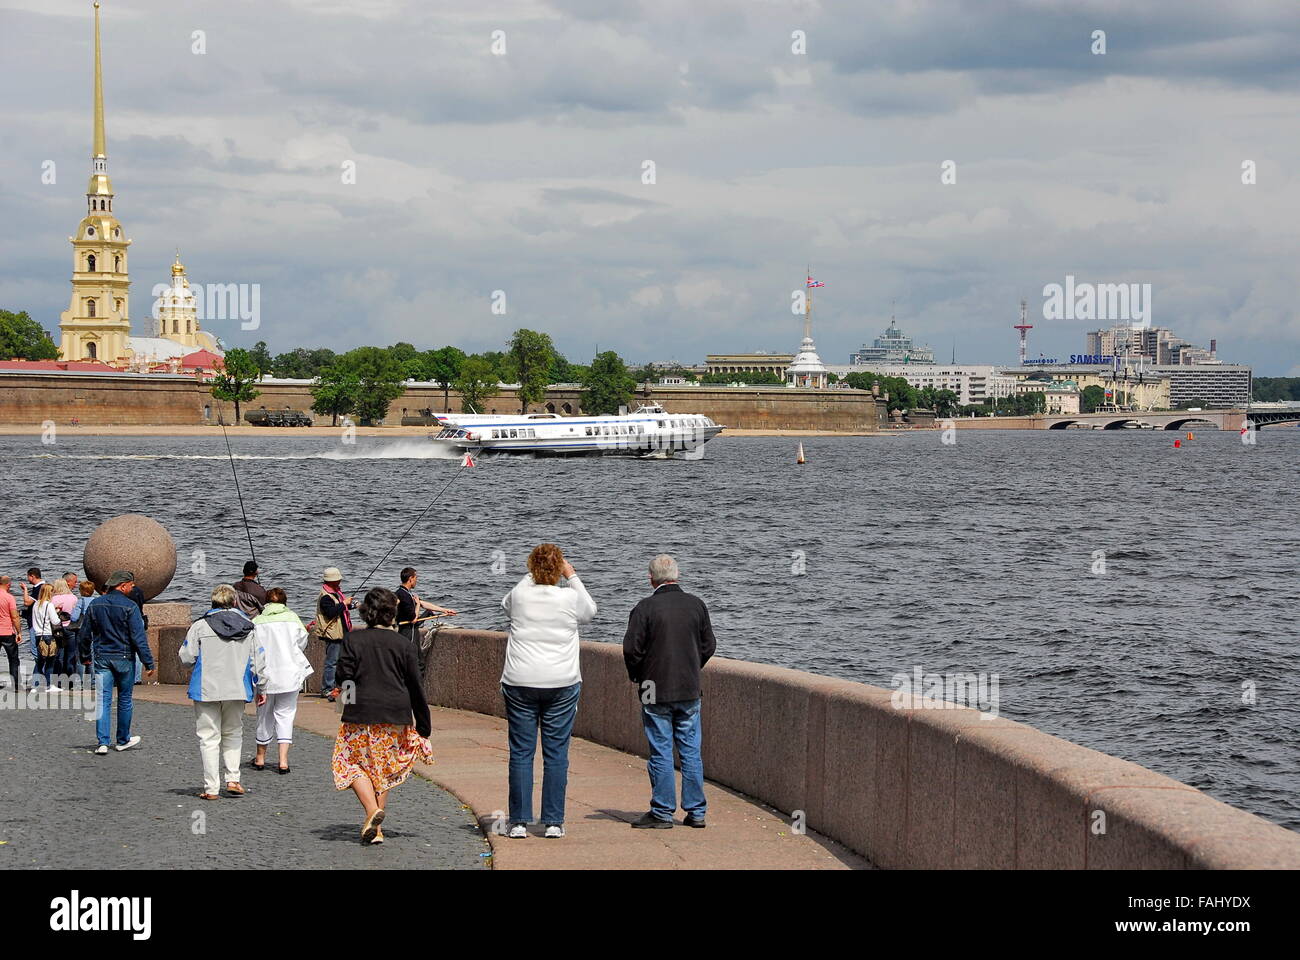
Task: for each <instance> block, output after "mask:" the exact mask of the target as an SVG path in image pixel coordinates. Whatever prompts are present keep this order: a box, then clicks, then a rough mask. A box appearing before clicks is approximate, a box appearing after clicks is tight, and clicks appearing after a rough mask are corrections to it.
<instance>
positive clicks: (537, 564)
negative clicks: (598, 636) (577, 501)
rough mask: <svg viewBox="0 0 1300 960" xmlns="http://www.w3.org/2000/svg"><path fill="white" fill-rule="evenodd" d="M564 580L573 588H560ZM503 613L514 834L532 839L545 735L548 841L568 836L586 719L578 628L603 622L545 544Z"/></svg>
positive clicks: (558, 554)
mask: <svg viewBox="0 0 1300 960" xmlns="http://www.w3.org/2000/svg"><path fill="white" fill-rule="evenodd" d="M560 577H565V578H566V579H567V580H568V586H567V587H561V586H559V582H560ZM501 606H502V607H504V608H505V611H506V613H507V614H508V615H509V617H510V635H509V637H508V638H507V640H506V663H505V669H504V670H503V671H502V673H501V695H502V696H503V697H505V701H506V720H507V722H508V723H509V728H510V831H509V835H510V836H511V837H515V838H523V837H527V836H528V828H527V824H528V823H529V822H530V821H531V820H532V819H533V755H534V754H535V753H536V752H537V729H538V726H540V727H541V732H542V763H543V773H542V820H541V822H542V824H543V826H545V828H546V831H545V835H546V836H547V837H562V836H564V792H565V788H566V787H567V786H568V782H569V738H570V737H571V736H572V734H573V720H574V718H575V717H576V716H577V714H578V697H579V695H580V694H581V692H582V674H581V671H580V670H579V667H578V625H579V624H582V623H590V622H591V621H592V618H593V617H595V616H596V603H595V601H594V600H592V599H591V596H590V595H589V594H588V593H587V588H586V587H584V586H583V585H582V581H581V580H579V579H578V575H577V574H576V573H575V572H574V570H573V566H572V565H571V564H570V563H569V561H567V560H565V559H564V554H563V553H561V552H560V548H559V547H557V546H556V545H555V544H553V543H543V544H541V545H540V546H538V547H536V548H535V549H534V550H533V552H532V553H531V554H529V556H528V575H527V576H526V577H524V578H523V579H522V580H520V581H519V583H517V584H516V585H515V588H514V589H513V590H511V591H510V592H509V593H508V594H506V597H505V599H504V600H502V601H501Z"/></svg>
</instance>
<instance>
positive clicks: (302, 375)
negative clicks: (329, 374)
mask: <svg viewBox="0 0 1300 960" xmlns="http://www.w3.org/2000/svg"><path fill="white" fill-rule="evenodd" d="M337 360H338V354H336V353H335V352H334V351H333V350H331V349H330V348H329V347H317V348H316V349H314V350H308V349H307V348H305V347H296V348H295V349H293V350H290V351H289V352H288V353H278V354H276V355H275V358H274V359H272V361H271V373H272V374H274V375H275V376H277V377H286V378H291V379H294V380H312V379H315V378H316V377H318V376H320V375H321V373H323V372H324V371H325V370H326V369H328V368H329V367H331V366H333V365H334V363H335V362H336V361H337Z"/></svg>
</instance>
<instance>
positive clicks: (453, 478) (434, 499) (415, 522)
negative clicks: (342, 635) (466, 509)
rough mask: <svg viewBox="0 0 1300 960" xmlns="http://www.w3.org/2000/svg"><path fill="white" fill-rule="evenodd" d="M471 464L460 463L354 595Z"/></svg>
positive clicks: (467, 461)
mask: <svg viewBox="0 0 1300 960" xmlns="http://www.w3.org/2000/svg"><path fill="white" fill-rule="evenodd" d="M471 463H473V460H472V459H471V458H469V457H466V458H465V459H464V460H462V461H461V464H460V466H459V467H457V468H456V472H455V473H453V474H452V475H451V477H449V478H448V480H447V482H446V483H444V484H443V485H442V489H441V490H439V491H438V493H437V495H436V496H434V498H433V499H432V500H430V501H429V505H428V506H427V507H425V508H424V509H423V510H421V511H420V515H419V516H418V517H416V518H415V519H414V520H412V521H411V525H410V526H409V527H407V528H406V530H404V531H403V532H402V535H401V536H400V537H398V538H397V539H396V540H395V541H393V545H392V546H391V547H389V548H388V552H387V553H385V554H384V555H383V557H382V558H380V561H379V562H378V563H377V564H375V566H374V569H372V570H371V571H370V572H369V573H367V574H366V577H365V579H364V580H362V581H361V582H360V583H359V584H357V586H356V587H354V588H353V592H354V593H355V592H356V591H359V590H360V589H361V588H362V587H364V586H365V585H366V584H367V583H369V582H370V578H371V577H373V576H374V575H375V572H376V571H377V570H378V569H379V568H380V567H382V566H383V565H384V561H385V560H387V559H388V558H389V557H390V556H392V553H393V551H394V550H396V549H397V546H398V544H400V543H401V542H402V541H403V540H405V539H406V537H407V535H408V534H410V532H411V531H412V530H414V529H415V525H416V524H417V523H419V522H420V521H421V520H423V519H424V515H425V514H426V513H428V512H429V511H430V510H432V509H433V505H434V504H435V503H437V502H438V500H439V498H441V497H442V495H443V494H444V493H446V492H447V488H448V487H450V486H451V485H452V483H454V482H455V480H456V478H457V477H459V476H460V474H461V471H462V470H464V469H465V468H466V467H468V466H469V465H470V464H471Z"/></svg>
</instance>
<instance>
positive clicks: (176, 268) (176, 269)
mask: <svg viewBox="0 0 1300 960" xmlns="http://www.w3.org/2000/svg"><path fill="white" fill-rule="evenodd" d="M184 275H185V264H183V263H181V248H180V247H177V248H176V260H175V261H174V262H173V263H172V276H173V277H183V276H184Z"/></svg>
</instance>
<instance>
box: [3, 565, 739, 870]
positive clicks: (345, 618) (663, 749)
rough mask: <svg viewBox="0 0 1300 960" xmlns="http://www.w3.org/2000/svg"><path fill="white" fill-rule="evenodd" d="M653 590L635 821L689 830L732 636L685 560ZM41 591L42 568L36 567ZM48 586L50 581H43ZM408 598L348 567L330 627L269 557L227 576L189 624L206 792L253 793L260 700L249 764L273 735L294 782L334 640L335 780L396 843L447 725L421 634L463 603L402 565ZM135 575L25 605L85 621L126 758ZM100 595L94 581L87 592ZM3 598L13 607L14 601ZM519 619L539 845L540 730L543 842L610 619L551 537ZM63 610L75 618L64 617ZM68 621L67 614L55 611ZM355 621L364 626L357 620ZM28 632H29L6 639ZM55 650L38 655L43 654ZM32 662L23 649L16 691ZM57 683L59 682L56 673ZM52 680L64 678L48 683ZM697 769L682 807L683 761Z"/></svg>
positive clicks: (183, 655)
mask: <svg viewBox="0 0 1300 960" xmlns="http://www.w3.org/2000/svg"><path fill="white" fill-rule="evenodd" d="M648 573H649V579H650V585H651V588H652V593H651V595H650V596H648V597H646V598H644V599H643V600H641V601H640V602H639V603H638V604H637V605H636V606H635V608H634V609H633V610H632V611H631V614H630V616H629V618H628V626H627V631H626V633H625V636H624V639H623V656H624V662H625V665H626V668H627V673H628V678H629V680H630V681H631V682H632V683H634V684H636V695H637V697H638V699H639V701H640V704H641V715H642V726H643V729H644V731H645V735H646V740H647V743H648V746H649V760H648V762H647V770H648V773H649V777H650V785H651V791H650V805H649V810H648V811H647V812H646V813H645V814H643V815H642V816H640V817H638V818H637V819H636V820H634V821H632V823H631V825H632V826H633V827H635V828H651V829H667V828H671V827H672V826H673V825H674V823H675V820H674V817H675V814H676V812H677V810H678V808H679V806H680V809H681V810H682V811H683V812H684V813H685V817H684V819H683V820H682V824H683V825H684V826H689V827H696V828H701V827H704V826H705V821H706V813H707V802H706V798H705V794H704V770H703V763H702V760H701V739H702V730H701V719H700V716H701V715H700V705H701V689H700V671H701V669H702V668H703V666H704V665H705V664H706V663H707V662H708V660H709V659H710V658H711V657H712V656H713V654H714V651H715V649H716V640H715V637H714V634H713V628H712V625H711V623H710V620H709V613H708V609H707V607H706V606H705V604H704V602H703V601H702V600H700V599H699V598H698V597H695V596H693V595H691V594H688V593H686V592H685V591H683V590H682V589H681V587H680V585H679V584H678V576H679V573H678V568H677V563H676V561H675V560H674V559H673V558H672V557H671V556H668V555H667V554H661V555H659V556H656V557H655V558H654V559H653V560H651V561H650V564H649V570H648ZM34 576H35V577H36V581H39V578H40V572H39V571H38V570H36V571H34ZM31 577H32V574H29V581H31V582H32V583H33V585H34V586H37V585H38V584H37V583H36V581H32V580H31ZM7 579H8V578H4V577H0V588H4V589H0V644H3V645H4V649H5V650H6V652H9V651H10V650H11V649H12V648H13V646H14V644H13V637H14V635H17V634H18V631H17V629H16V623H17V620H18V619H19V618H20V616H21V615H20V614H18V612H17V610H16V604H15V602H14V598H13V597H12V595H11V594H10V592H9V590H8V589H7ZM400 579H401V586H399V587H398V588H397V590H395V591H393V590H387V589H384V588H374V589H371V590H369V591H368V592H367V593H366V595H365V597H364V598H363V599H361V600H359V601H358V600H357V599H356V598H354V597H350V596H348V595H347V594H345V593H344V592H343V586H342V584H343V575H342V572H341V571H340V570H339V569H338V568H337V567H328V568H326V569H325V570H324V571H323V574H322V582H321V587H320V591H319V593H318V595H317V598H316V605H315V617H314V619H313V620H312V621H311V622H310V623H309V624H307V625H304V624H303V622H302V621H301V619H300V618H299V617H298V616H297V614H295V613H294V612H293V611H292V610H290V609H289V607H288V597H287V594H286V592H285V590H284V589H283V588H282V587H271V588H269V589H268V588H264V587H263V586H262V584H261V583H260V581H259V579H258V567H257V564H256V563H255V562H252V561H250V562H249V563H247V564H245V566H244V571H243V577H242V579H240V580H239V581H237V582H236V583H234V584H233V585H231V584H219V585H217V586H216V587H215V588H214V589H213V590H212V592H211V606H210V607H209V608H208V610H207V611H206V612H205V613H204V614H203V615H202V616H201V617H199V618H198V619H196V620H195V621H194V622H193V624H192V625H191V626H190V628H189V630H188V632H187V633H186V636H185V640H184V642H183V643H182V645H181V647H180V650H179V656H180V660H181V662H182V663H184V664H190V665H192V666H193V670H192V672H191V676H190V682H189V688H188V695H189V697H190V699H191V700H192V701H193V702H194V709H195V732H196V735H197V738H198V741H199V753H200V757H201V762H202V769H203V789H202V792H201V793H200V794H199V796H200V797H202V798H203V799H204V800H217V799H219V798H220V797H221V796H223V793H224V796H226V797H230V798H240V797H243V796H245V789H244V787H243V785H242V784H241V782H240V765H241V755H242V751H243V716H244V711H245V705H246V704H247V703H249V702H254V703H256V709H257V723H256V748H257V749H256V753H255V755H254V757H253V759H252V760H251V761H250V762H249V766H251V767H252V768H253V769H254V770H265V769H266V767H267V754H268V752H269V749H270V745H271V743H272V742H274V743H275V744H276V747H277V758H276V760H277V762H276V765H275V769H276V770H277V771H278V772H279V773H281V774H288V773H289V772H290V765H289V748H290V746H291V744H292V742H293V724H294V719H295V717H296V712H297V707H298V696H299V693H300V692H301V690H302V689H303V687H304V685H305V683H306V681H307V678H308V677H309V676H310V675H311V674H312V673H313V669H312V666H311V664H310V662H309V661H308V658H307V655H306V648H307V645H308V643H309V641H310V640H311V638H313V637H315V638H318V639H319V640H320V641H322V642H323V644H324V648H325V656H324V664H323V670H322V676H321V678H320V682H321V685H320V693H321V696H323V697H325V698H327V699H328V700H330V701H336V700H338V699H339V698H340V697H342V700H343V710H342V716H341V724H340V727H339V731H338V734H337V737H336V739H335V744H334V751H333V756H332V760H331V768H332V773H333V779H334V786H335V788H336V789H338V790H348V789H351V790H352V791H353V792H354V793H355V795H356V797H357V799H358V801H359V802H360V804H361V807H362V810H363V816H364V819H363V822H362V826H361V839H362V842H364V843H367V844H377V843H383V842H384V836H383V829H382V824H383V822H384V819H385V816H386V802H387V797H388V793H389V791H391V790H392V789H393V787H395V786H397V785H398V784H400V783H402V782H403V781H404V780H405V779H406V778H407V777H408V775H409V774H410V772H411V769H412V767H413V766H414V764H415V763H416V762H417V761H421V760H424V761H428V760H431V759H432V748H431V746H430V743H429V736H430V735H431V733H432V724H431V717H430V711H429V706H428V702H427V700H426V698H425V693H424V679H425V678H424V666H425V663H424V658H423V657H422V656H421V655H420V636H421V630H420V624H421V622H422V621H423V620H425V619H427V618H428V617H431V616H450V615H454V614H455V611H454V610H451V609H448V608H446V607H440V606H438V605H437V604H433V603H430V602H428V601H425V600H422V599H421V598H420V597H419V596H418V594H417V593H416V592H415V589H416V585H417V582H418V575H417V573H416V571H415V570H414V569H413V568H410V567H407V568H405V569H403V570H402V572H401V575H400ZM134 581H135V578H134V575H133V574H132V573H131V572H130V571H126V570H121V571H116V572H115V573H114V574H113V575H112V576H111V577H110V578H109V579H108V580H107V581H106V583H105V585H104V589H103V592H102V595H101V596H99V597H94V593H95V588H94V587H93V586H90V585H89V584H84V583H83V584H80V585H79V587H77V589H78V590H79V592H80V593H81V595H82V598H87V597H90V598H93V599H91V600H89V601H88V602H87V603H86V604H85V605H81V604H79V602H78V598H76V597H75V596H73V597H71V603H69V601H67V600H64V601H58V600H56V598H57V597H61V596H69V595H71V593H72V590H73V586H70V585H69V584H68V583H67V581H66V580H65V581H64V589H63V590H59V588H58V587H57V586H51V585H46V584H44V583H43V581H41V582H40V583H39V585H38V586H39V589H38V590H37V592H36V594H35V596H34V597H33V598H32V599H31V600H30V601H28V599H27V597H28V594H29V591H27V590H26V589H24V605H25V606H27V607H31V608H34V609H33V610H32V612H31V614H30V619H31V621H32V622H33V624H34V627H33V629H34V631H35V632H34V634H33V635H34V637H35V638H37V640H39V638H40V637H42V636H45V634H43V633H42V632H41V631H42V629H43V628H45V627H46V625H47V624H48V625H50V626H51V628H52V627H53V625H54V622H55V621H54V618H56V617H57V618H58V619H59V620H62V621H63V622H64V623H73V624H75V626H74V628H73V629H75V631H76V633H77V635H78V638H79V639H78V642H77V643H76V644H74V645H73V649H74V650H75V651H76V661H77V662H76V663H74V666H86V667H89V668H91V669H92V670H93V671H94V673H95V675H96V676H97V678H98V680H99V682H100V690H101V703H100V705H99V718H98V723H97V728H96V729H97V735H98V741H99V743H98V746H97V749H96V750H95V752H96V753H97V754H100V755H105V754H107V753H108V748H109V744H110V742H111V739H110V728H109V720H110V703H111V701H112V694H113V693H114V692H116V694H117V702H118V711H117V731H116V733H117V744H116V746H117V749H118V750H126V749H129V748H130V747H132V746H135V745H136V744H138V743H139V742H140V737H139V736H138V735H132V734H131V732H130V725H131V713H132V697H131V689H130V685H131V683H133V682H134V675H135V667H136V662H135V661H136V659H137V658H139V660H140V661H142V663H143V666H144V667H145V668H146V676H147V675H148V674H149V672H151V671H153V669H154V662H153V657H152V654H151V652H150V648H149V644H148V641H147V637H146V633H145V624H144V618H143V610H142V605H143V599H142V598H141V600H140V602H139V603H137V602H136V601H135V599H134V596H136V595H138V588H136V586H135V582H134ZM88 587H89V589H87V588H88ZM5 598H8V599H9V603H8V604H6V603H5ZM501 605H502V608H503V609H504V610H505V612H506V614H507V616H508V617H509V620H510V627H509V633H508V636H507V642H506V651H505V663H504V667H503V669H502V673H501V678H500V684H501V695H502V698H503V701H504V704H505V713H506V719H507V725H508V739H509V768H508V781H509V787H508V790H509V822H508V824H507V825H506V833H507V835H508V836H509V837H511V838H519V839H522V838H525V837H527V836H529V832H528V825H529V824H530V823H532V822H534V816H533V812H534V811H533V764H534V758H535V755H536V751H537V745H538V740H539V736H540V741H541V748H542V760H543V775H542V793H541V811H540V813H541V816H540V818H539V821H538V822H539V823H540V825H541V827H542V831H543V835H544V836H545V837H548V838H560V837H563V836H564V835H565V795H566V791H567V784H568V751H569V742H570V739H571V737H572V733H573V727H574V722H575V720H576V717H577V712H578V709H579V701H580V698H581V692H582V675H581V668H580V658H579V627H580V626H582V625H584V624H588V623H590V622H591V621H592V620H593V618H594V617H595V616H596V609H597V608H596V602H595V601H594V600H593V599H592V597H591V595H590V594H589V593H588V592H587V588H586V586H585V585H584V584H583V582H582V579H581V577H579V575H578V573H577V571H576V570H575V569H574V568H573V565H572V564H571V563H569V561H568V560H567V559H565V557H564V554H563V552H562V551H561V550H560V548H559V547H558V546H556V545H555V544H552V543H544V544H541V545H539V546H537V547H536V548H535V549H533V551H532V552H531V553H530V555H529V557H528V572H527V574H526V575H525V576H524V577H523V578H522V579H521V580H520V581H519V582H518V583H517V584H515V586H514V587H513V588H512V589H511V590H510V592H509V593H508V594H506V596H505V597H504V598H503V600H502V602H501ZM64 607H67V608H68V609H67V610H66V613H67V616H66V617H64V616H60V615H61V614H63V613H64V612H65V611H64V609H63V608H64ZM52 611H53V612H52ZM353 611H356V612H357V613H358V615H359V617H360V619H361V620H362V621H363V622H364V624H365V626H364V627H356V626H354V623H353ZM7 629H14V634H7V633H6V632H5V631H6V630H7ZM45 650H48V648H47V647H38V651H37V652H38V653H40V654H41V658H42V660H44V659H45V656H46V654H45V652H43V651H45ZM15 656H16V654H13V653H11V654H10V666H11V672H13V673H14V675H15V683H17V679H16V678H17V669H16V665H15V661H14V657H15ZM46 676H47V677H48V674H47V675H46ZM47 682H48V680H47ZM674 750H676V752H677V754H678V756H679V757H680V760H681V773H682V787H681V797H680V804H679V802H678V795H677V790H676V783H675V777H674V763H673V753H674Z"/></svg>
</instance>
